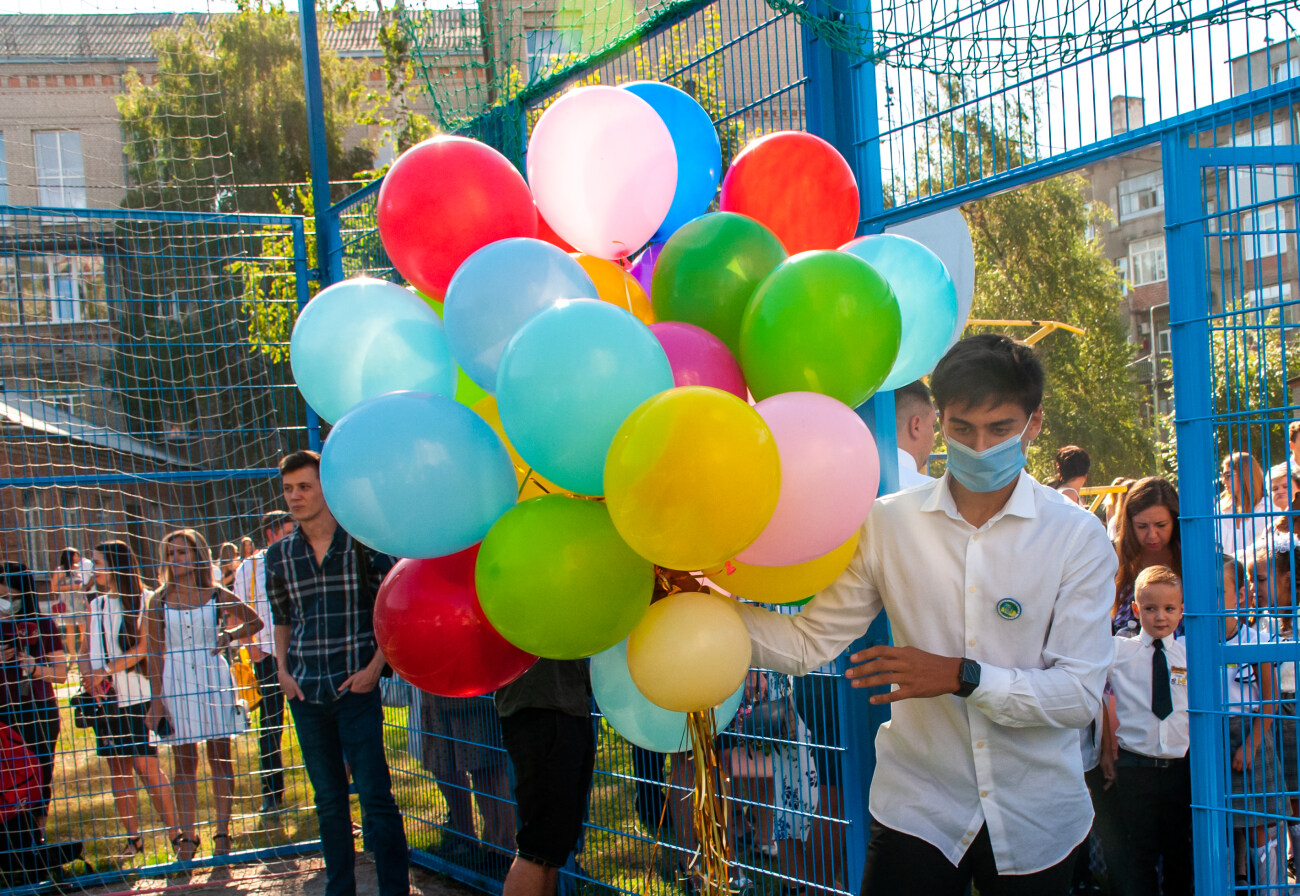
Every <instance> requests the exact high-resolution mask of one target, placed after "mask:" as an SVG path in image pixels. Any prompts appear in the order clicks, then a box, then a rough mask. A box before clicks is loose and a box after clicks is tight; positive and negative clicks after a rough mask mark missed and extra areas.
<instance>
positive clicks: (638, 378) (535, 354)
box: [497, 299, 673, 495]
mask: <svg viewBox="0 0 1300 896" xmlns="http://www.w3.org/2000/svg"><path fill="white" fill-rule="evenodd" d="M672 387H673V370H672V367H671V366H669V364H668V357H667V355H665V354H664V350H663V347H662V346H661V345H660V344H659V340H658V339H656V338H655V336H654V333H652V332H650V328H649V327H647V326H646V325H645V324H643V323H641V322H640V321H639V320H637V319H636V318H635V317H633V316H632V315H631V314H629V313H628V312H627V311H624V310H623V309H622V308H618V307H616V306H614V305H610V304H608V303H606V302H601V301H596V300H586V299H583V300H578V301H575V302H560V303H558V304H556V305H554V306H552V307H550V308H547V309H546V310H545V311H540V312H538V313H537V314H536V315H535V316H534V317H533V318H532V319H531V320H529V321H528V323H526V324H524V326H523V327H522V328H521V329H520V330H519V332H518V333H516V334H515V336H514V338H513V339H511V340H510V344H509V345H508V346H507V347H506V351H505V354H504V355H503V356H502V358H501V370H500V373H499V375H498V378H497V409H498V410H499V411H500V413H501V424H502V425H503V426H504V427H505V431H506V435H507V436H509V438H510V443H511V444H512V445H514V447H515V450H516V451H518V452H519V454H520V456H521V457H523V459H524V460H526V461H527V462H528V463H529V464H530V465H531V466H532V467H533V468H534V469H535V470H537V472H538V473H540V474H541V475H542V476H544V477H545V478H547V479H549V480H551V481H552V482H554V483H555V484H556V485H558V486H560V487H561V488H566V489H568V490H569V491H571V492H577V493H579V494H583V495H600V494H603V493H604V490H605V484H604V478H605V455H606V454H608V453H609V446H610V444H611V443H612V442H613V441H614V433H615V432H617V431H618V428H619V426H620V425H622V423H623V421H624V420H626V419H627V417H628V415H629V414H631V413H632V412H633V411H634V410H636V409H637V407H638V406H640V404H641V403H642V402H643V401H645V400H646V399H648V398H650V397H651V396H653V395H657V394H659V393H660V392H663V391H665V390H667V389H671V388H672Z"/></svg>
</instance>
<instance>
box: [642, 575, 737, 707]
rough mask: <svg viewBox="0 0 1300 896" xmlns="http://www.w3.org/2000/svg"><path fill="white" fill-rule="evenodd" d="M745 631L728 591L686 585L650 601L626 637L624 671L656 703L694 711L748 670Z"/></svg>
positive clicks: (722, 696)
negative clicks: (713, 591) (725, 594)
mask: <svg viewBox="0 0 1300 896" xmlns="http://www.w3.org/2000/svg"><path fill="white" fill-rule="evenodd" d="M749 659H750V644H749V632H747V631H746V630H745V623H744V622H742V621H741V619H740V614H739V613H737V612H736V602H735V601H733V600H732V599H731V598H729V597H721V596H720V595H717V594H708V593H705V592H696V591H687V592H683V593H680V594H672V595H669V596H668V597H665V598H664V599H663V600H660V601H656V602H655V603H653V604H651V605H650V609H649V610H647V611H646V614H645V616H643V617H641V622H640V623H638V624H637V627H636V628H634V629H632V634H630V635H628V638H627V671H628V672H629V673H631V675H632V681H633V683H634V684H635V685H636V687H637V690H639V691H640V692H641V693H642V694H644V695H645V698H646V699H647V700H649V701H650V702H651V703H653V704H655V705H656V706H661V707H663V708H664V709H670V710H672V711H673V712H696V711H698V710H704V709H710V708H711V707H714V706H717V705H718V704H719V703H721V702H722V701H724V700H726V699H727V698H728V697H730V696H731V695H732V694H734V693H735V692H736V688H738V687H740V685H741V682H743V681H744V680H745V674H746V673H747V672H748V671H749Z"/></svg>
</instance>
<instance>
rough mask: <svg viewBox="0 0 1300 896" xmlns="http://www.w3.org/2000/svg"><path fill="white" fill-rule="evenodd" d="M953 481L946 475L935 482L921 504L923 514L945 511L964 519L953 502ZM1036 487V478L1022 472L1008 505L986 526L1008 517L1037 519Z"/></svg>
mask: <svg viewBox="0 0 1300 896" xmlns="http://www.w3.org/2000/svg"><path fill="white" fill-rule="evenodd" d="M951 481H952V474H951V473H944V474H943V478H942V479H936V480H935V485H934V487H932V488H931V489H930V494H929V496H928V497H926V499H925V501H924V502H922V504H921V510H922V511H923V512H926V513H933V512H935V511H943V512H944V513H946V514H948V516H950V517H951V518H952V519H954V520H960V519H962V515H961V511H959V510H958V509H957V502H956V501H954V500H953V498H952V491H951V489H950V488H949V483H950V482H951ZM1034 486H1035V481H1034V478H1033V477H1032V476H1030V475H1029V474H1028V473H1026V472H1025V471H1024V470H1021V471H1020V475H1019V477H1018V478H1017V479H1016V487H1015V488H1014V489H1013V490H1012V491H1011V496H1010V497H1009V498H1007V503H1005V504H1003V505H1002V509H1001V510H999V511H998V512H997V513H995V514H993V516H992V518H991V519H989V521H988V522H987V523H985V524H984V525H985V526H989V525H992V524H993V523H996V522H997V521H998V520H1000V519H1002V517H1004V516H1008V515H1010V516H1018V517H1021V518H1023V519H1027V520H1030V519H1034V518H1035V517H1037V516H1038V504H1037V503H1036V501H1035V499H1034Z"/></svg>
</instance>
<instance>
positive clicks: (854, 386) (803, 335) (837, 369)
mask: <svg viewBox="0 0 1300 896" xmlns="http://www.w3.org/2000/svg"><path fill="white" fill-rule="evenodd" d="M901 333H902V323H901V318H900V315H899V312H898V300H897V299H895V298H894V291H893V290H892V289H890V287H889V282H888V281H886V280H885V278H884V277H882V276H881V275H880V274H879V273H877V272H876V270H875V268H873V267H872V266H871V265H869V264H867V263H866V262H865V261H863V260H862V259H860V258H858V257H856V256H853V255H849V254H848V253H847V252H834V251H829V250H817V251H813V252H801V253H799V254H798V255H795V256H792V257H791V258H790V259H789V260H788V261H786V262H785V263H784V264H782V265H781V266H780V267H778V268H777V269H776V270H775V271H773V272H772V273H771V274H770V275H768V277H767V279H766V280H764V281H763V282H762V284H760V285H759V287H758V290H757V291H756V292H755V293H754V298H753V300H752V301H751V302H750V303H749V308H748V309H746V311H745V319H744V323H743V324H742V326H741V332H740V366H741V369H742V370H743V371H744V373H745V382H746V383H747V384H748V385H749V391H750V392H751V393H753V395H754V398H755V399H757V400H759V401H762V400H763V399H764V398H768V397H769V396H772V395H777V394H779V393H781V392H820V393H822V394H823V395H829V396H831V397H832V398H837V399H839V400H840V401H842V402H844V403H845V404H847V405H848V406H849V407H851V408H856V407H857V406H858V405H860V404H862V402H864V401H866V400H867V399H868V398H870V397H871V394H872V393H873V392H875V391H876V390H877V389H878V388H880V385H881V384H882V383H883V382H884V381H885V377H887V376H889V371H890V369H891V368H892V367H893V366H894V360H895V359H896V358H897V357H898V345H899V338H900V335H901Z"/></svg>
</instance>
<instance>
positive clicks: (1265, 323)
mask: <svg viewBox="0 0 1300 896" xmlns="http://www.w3.org/2000/svg"><path fill="white" fill-rule="evenodd" d="M1211 326H1212V327H1213V329H1212V332H1211V335H1210V349H1211V364H1212V365H1213V369H1214V406H1213V413H1214V415H1215V416H1216V417H1218V418H1219V419H1220V420H1221V421H1224V422H1221V423H1219V424H1218V425H1216V427H1215V435H1216V439H1215V442H1216V445H1215V447H1216V450H1217V456H1218V458H1219V460H1220V461H1222V460H1223V458H1225V457H1227V456H1228V455H1229V454H1231V453H1233V452H1236V451H1249V452H1250V453H1251V454H1253V455H1255V459H1256V460H1259V461H1260V462H1261V463H1262V462H1263V461H1264V460H1265V458H1269V459H1271V461H1272V462H1273V463H1276V462H1277V461H1278V460H1280V459H1282V458H1284V457H1286V455H1287V452H1288V451H1289V450H1290V449H1289V447H1288V445H1287V426H1288V424H1289V423H1290V422H1291V414H1290V412H1289V411H1288V408H1289V407H1290V405H1291V401H1290V398H1289V392H1290V390H1289V388H1288V387H1287V373H1288V371H1294V370H1296V369H1297V367H1296V365H1297V364H1298V363H1300V356H1298V355H1297V351H1296V346H1295V343H1294V342H1290V344H1288V340H1286V338H1285V337H1286V333H1287V331H1288V330H1289V329H1290V328H1289V327H1284V326H1281V325H1280V323H1279V314H1278V312H1277V311H1276V310H1273V311H1270V312H1267V314H1264V313H1261V312H1259V311H1249V312H1244V311H1237V312H1236V313H1232V312H1231V311H1230V312H1229V313H1228V314H1227V315H1226V316H1225V317H1224V318H1222V319H1221V320H1215V321H1212V324H1211ZM1292 376H1294V374H1292ZM1266 449H1267V454H1266V453H1265V450H1266Z"/></svg>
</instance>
